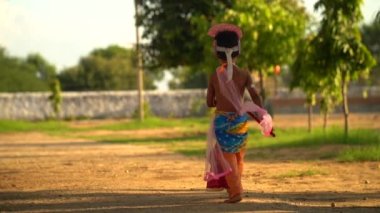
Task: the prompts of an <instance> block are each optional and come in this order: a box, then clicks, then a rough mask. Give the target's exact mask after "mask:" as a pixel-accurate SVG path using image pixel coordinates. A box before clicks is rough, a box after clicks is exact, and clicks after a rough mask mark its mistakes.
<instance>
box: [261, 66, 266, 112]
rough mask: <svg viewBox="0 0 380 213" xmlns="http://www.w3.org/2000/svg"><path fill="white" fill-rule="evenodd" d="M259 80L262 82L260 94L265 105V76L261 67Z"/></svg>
mask: <svg viewBox="0 0 380 213" xmlns="http://www.w3.org/2000/svg"><path fill="white" fill-rule="evenodd" d="M259 82H260V96H261V98H262V100H263V104H264V105H265V100H266V97H265V90H264V77H263V71H262V70H261V69H259Z"/></svg>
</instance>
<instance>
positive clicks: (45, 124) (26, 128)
mask: <svg viewBox="0 0 380 213" xmlns="http://www.w3.org/2000/svg"><path fill="white" fill-rule="evenodd" d="M71 130H72V129H71V128H70V127H69V126H68V124H67V123H66V122H63V121H35V122H31V121H14V120H0V133H12V132H43V133H60V132H68V131H71Z"/></svg>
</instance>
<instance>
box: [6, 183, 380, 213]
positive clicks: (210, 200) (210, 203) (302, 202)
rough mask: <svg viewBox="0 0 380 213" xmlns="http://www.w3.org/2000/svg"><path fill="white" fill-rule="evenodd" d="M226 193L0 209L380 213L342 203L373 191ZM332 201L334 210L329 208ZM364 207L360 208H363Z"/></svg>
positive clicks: (99, 197) (133, 195)
mask: <svg viewBox="0 0 380 213" xmlns="http://www.w3.org/2000/svg"><path fill="white" fill-rule="evenodd" d="M223 198H224V193H221V192H204V191H202V190H138V189H136V190H121V191H117V192H95V191H85V192H79V191H62V190H57V191H31V192H26V191H8V192H0V211H1V212H3V211H26V212H89V211H91V212H255V211H257V212H380V205H377V206H368V207H365V203H364V204H363V203H361V204H360V205H361V206H352V204H351V206H347V205H345V202H346V201H350V202H352V201H354V202H355V201H358V203H360V202H361V200H362V201H363V200H365V201H371V200H372V202H373V200H379V199H380V192H376V193H350V192H347V193H333V192H317V193H256V192H248V193H247V194H246V195H245V199H244V200H243V202H242V203H239V204H224V203H222V201H223ZM331 203H334V204H335V207H331ZM363 205H364V206H363Z"/></svg>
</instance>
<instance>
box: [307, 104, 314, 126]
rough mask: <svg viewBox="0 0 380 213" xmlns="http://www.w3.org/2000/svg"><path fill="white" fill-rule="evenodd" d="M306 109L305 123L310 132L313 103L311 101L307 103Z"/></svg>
mask: <svg viewBox="0 0 380 213" xmlns="http://www.w3.org/2000/svg"><path fill="white" fill-rule="evenodd" d="M307 107H308V110H307V123H308V131H309V132H311V129H312V123H311V120H312V117H313V105H312V104H311V103H308V104H307Z"/></svg>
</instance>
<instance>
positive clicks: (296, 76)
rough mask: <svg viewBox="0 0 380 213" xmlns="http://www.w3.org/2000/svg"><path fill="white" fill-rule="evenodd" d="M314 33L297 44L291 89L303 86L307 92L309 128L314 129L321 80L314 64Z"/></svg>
mask: <svg viewBox="0 0 380 213" xmlns="http://www.w3.org/2000/svg"><path fill="white" fill-rule="evenodd" d="M313 37H314V35H312V34H311V35H308V36H307V37H306V38H305V39H303V40H300V41H299V43H298V46H297V54H296V59H295V61H294V63H293V64H292V67H291V72H292V77H293V78H292V81H291V84H290V89H291V90H293V89H294V88H297V87H298V88H301V89H302V90H303V91H304V92H305V94H306V105H307V108H308V110H307V111H308V130H309V132H311V130H312V114H313V106H314V105H315V103H316V94H317V93H318V91H319V88H320V80H319V78H318V76H316V75H315V72H314V69H315V66H314V64H313V62H314V60H313V57H314V54H315V49H313V46H311V45H309V44H310V41H311V40H312V39H313Z"/></svg>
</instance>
